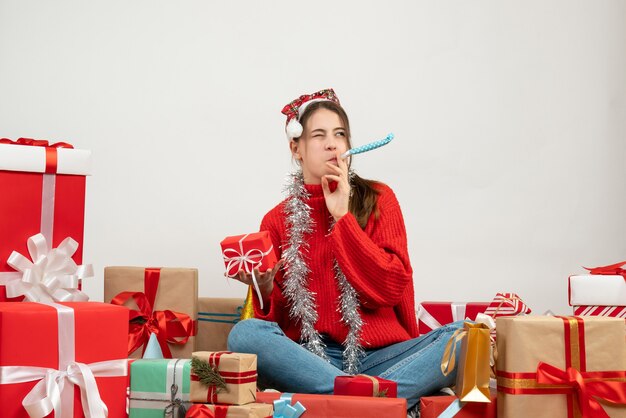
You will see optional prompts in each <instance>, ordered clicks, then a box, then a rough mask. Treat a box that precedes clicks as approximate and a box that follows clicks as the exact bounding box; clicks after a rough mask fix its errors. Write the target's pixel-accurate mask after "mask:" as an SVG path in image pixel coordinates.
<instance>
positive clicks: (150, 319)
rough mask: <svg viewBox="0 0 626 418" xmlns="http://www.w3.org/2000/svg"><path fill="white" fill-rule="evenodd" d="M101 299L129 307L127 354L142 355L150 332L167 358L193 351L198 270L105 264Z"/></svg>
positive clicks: (136, 356) (132, 355)
mask: <svg viewBox="0 0 626 418" xmlns="http://www.w3.org/2000/svg"><path fill="white" fill-rule="evenodd" d="M104 301H105V302H110V303H117V304H123V305H125V306H128V307H129V308H130V309H131V310H132V311H131V331H130V332H131V334H130V337H129V357H131V358H139V357H141V356H142V353H143V350H144V349H145V346H146V344H147V342H148V338H149V336H150V334H151V333H152V332H155V333H156V334H157V339H158V342H159V344H160V346H161V351H163V355H164V357H166V358H190V357H191V353H193V352H194V351H195V334H196V327H197V323H196V317H197V313H198V308H197V306H198V305H197V303H198V302H197V301H198V270H197V269H191V268H166V267H165V268H144V267H106V268H105V269H104ZM159 324H166V325H164V326H163V325H159ZM155 330H158V332H156V331H155ZM166 341H167V342H166ZM133 347H134V348H136V349H133ZM130 350H132V352H131V351H130Z"/></svg>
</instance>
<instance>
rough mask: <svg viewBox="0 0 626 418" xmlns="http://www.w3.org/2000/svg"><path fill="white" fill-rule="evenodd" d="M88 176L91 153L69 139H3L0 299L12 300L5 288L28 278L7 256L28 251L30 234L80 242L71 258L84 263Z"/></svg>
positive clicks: (56, 242)
mask: <svg viewBox="0 0 626 418" xmlns="http://www.w3.org/2000/svg"><path fill="white" fill-rule="evenodd" d="M89 174H91V151H86V150H77V149H73V148H72V146H71V145H70V144H67V143H56V144H49V143H48V142H47V141H36V140H32V139H27V138H20V139H18V140H17V141H11V140H9V139H6V138H3V139H0V193H1V194H2V198H1V199H0V231H2V236H1V237H0V301H5V300H7V296H6V293H5V287H4V286H5V285H6V284H7V283H8V282H10V281H13V280H18V279H20V278H22V277H23V272H20V271H16V270H15V269H14V268H13V267H12V266H11V265H10V264H9V263H8V262H7V260H8V259H9V257H10V255H11V254H12V253H13V252H14V251H15V252H16V253H19V254H28V253H29V248H28V246H27V241H28V238H29V237H33V236H35V235H37V234H39V233H41V234H42V235H43V237H44V238H45V239H46V242H47V244H48V246H49V248H59V247H60V246H61V244H62V242H63V241H64V240H65V239H66V238H68V237H70V238H71V239H72V240H74V241H75V242H76V243H77V244H78V247H77V249H76V250H75V252H74V253H73V255H72V256H71V258H72V260H73V261H74V262H75V263H76V264H77V265H78V264H81V262H82V242H83V227H84V214H85V176H86V175H89ZM32 262H33V263H34V264H37V260H32ZM21 299H22V298H21V297H20V298H17V299H12V300H21Z"/></svg>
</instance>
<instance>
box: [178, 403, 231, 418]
mask: <svg viewBox="0 0 626 418" xmlns="http://www.w3.org/2000/svg"><path fill="white" fill-rule="evenodd" d="M213 407H214V408H215V410H214V411H212V410H211V409H209V407H208V406H205V405H200V404H196V405H193V406H192V407H191V408H189V411H187V415H185V418H226V415H227V414H228V406H225V405H213Z"/></svg>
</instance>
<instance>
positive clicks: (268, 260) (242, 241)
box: [220, 231, 278, 309]
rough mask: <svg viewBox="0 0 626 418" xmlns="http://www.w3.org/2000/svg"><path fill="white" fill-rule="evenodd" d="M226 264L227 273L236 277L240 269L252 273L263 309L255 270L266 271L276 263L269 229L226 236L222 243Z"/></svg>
mask: <svg viewBox="0 0 626 418" xmlns="http://www.w3.org/2000/svg"><path fill="white" fill-rule="evenodd" d="M220 245H221V246H222V255H223V256H224V264H225V265H226V275H227V276H228V277H235V276H236V275H237V273H238V272H239V271H240V270H243V271H245V272H246V273H250V274H251V275H252V282H253V284H254V289H255V290H256V293H257V296H258V297H259V304H260V306H261V309H263V297H262V296H261V290H260V289H259V285H258V283H257V280H256V277H255V274H254V270H255V269H258V270H259V271H260V272H265V271H267V270H269V269H271V268H272V267H274V266H275V265H276V262H277V261H278V260H277V259H276V253H274V246H273V244H272V240H271V239H270V233H269V232H268V231H261V232H254V233H251V234H244V235H235V236H232V237H226V238H224V239H223V240H222V242H221V243H220Z"/></svg>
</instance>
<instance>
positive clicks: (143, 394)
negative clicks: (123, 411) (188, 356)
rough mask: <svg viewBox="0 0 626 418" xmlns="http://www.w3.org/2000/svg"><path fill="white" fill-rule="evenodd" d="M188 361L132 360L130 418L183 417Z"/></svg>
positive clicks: (189, 404)
mask: <svg viewBox="0 0 626 418" xmlns="http://www.w3.org/2000/svg"><path fill="white" fill-rule="evenodd" d="M190 370H191V360H183V359H149V360H135V361H133V362H132V364H131V365H130V403H129V418H163V417H164V416H170V417H184V416H185V410H187V409H189V407H190V406H191V403H190V402H189V381H190V378H189V372H190Z"/></svg>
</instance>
